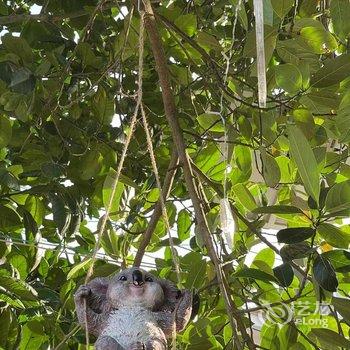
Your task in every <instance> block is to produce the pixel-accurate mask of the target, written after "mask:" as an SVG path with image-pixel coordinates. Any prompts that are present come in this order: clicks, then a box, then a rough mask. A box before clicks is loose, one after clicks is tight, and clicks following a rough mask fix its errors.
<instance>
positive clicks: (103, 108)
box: [92, 87, 114, 125]
mask: <svg viewBox="0 0 350 350" xmlns="http://www.w3.org/2000/svg"><path fill="white" fill-rule="evenodd" d="M92 106H93V111H94V113H95V116H96V119H97V120H98V121H99V122H100V123H101V124H104V125H109V124H110V123H111V121H112V118H113V116H114V99H113V98H112V97H109V96H107V92H106V90H105V89H103V88H102V87H99V89H98V90H97V92H96V94H95V95H94V97H93V103H92Z"/></svg>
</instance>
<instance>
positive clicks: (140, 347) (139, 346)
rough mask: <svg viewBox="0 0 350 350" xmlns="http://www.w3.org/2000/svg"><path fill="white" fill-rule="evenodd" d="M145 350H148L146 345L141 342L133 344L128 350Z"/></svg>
mask: <svg viewBox="0 0 350 350" xmlns="http://www.w3.org/2000/svg"><path fill="white" fill-rule="evenodd" d="M145 349H146V347H145V345H144V344H143V343H141V342H140V341H137V342H136V343H133V344H131V345H130V347H129V348H128V350H145Z"/></svg>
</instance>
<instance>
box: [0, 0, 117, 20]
mask: <svg viewBox="0 0 350 350" xmlns="http://www.w3.org/2000/svg"><path fill="white" fill-rule="evenodd" d="M114 6H115V3H114V2H110V3H107V4H105V5H104V6H103V7H102V9H101V10H102V11H105V10H109V9H111V8H112V7H114ZM86 15H91V11H89V10H87V9H82V10H79V11H75V12H69V13H65V14H63V15H57V16H55V15H50V14H46V13H40V14H37V15H32V14H29V13H21V14H12V15H8V16H1V17H0V25H2V26H6V25H9V24H14V23H20V22H26V21H29V20H31V21H41V22H50V23H52V22H59V21H62V20H63V19H73V18H78V17H81V16H86Z"/></svg>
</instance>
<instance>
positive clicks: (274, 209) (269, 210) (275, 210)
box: [252, 205, 303, 214]
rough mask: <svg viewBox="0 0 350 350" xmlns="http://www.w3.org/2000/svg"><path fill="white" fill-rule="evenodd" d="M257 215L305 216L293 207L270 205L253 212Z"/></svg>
mask: <svg viewBox="0 0 350 350" xmlns="http://www.w3.org/2000/svg"><path fill="white" fill-rule="evenodd" d="M252 212H253V213H257V214H303V211H302V210H301V209H299V208H297V207H294V206H292V205H270V206H267V207H260V208H255V209H253V210H252Z"/></svg>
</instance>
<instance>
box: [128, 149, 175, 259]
mask: <svg viewBox="0 0 350 350" xmlns="http://www.w3.org/2000/svg"><path fill="white" fill-rule="evenodd" d="M178 162H179V158H178V156H177V152H176V150H174V151H173V154H172V155H171V159H170V162H169V166H168V170H167V173H166V175H165V179H164V184H163V189H162V193H163V199H164V201H165V200H166V199H167V198H168V197H169V194H170V191H171V187H172V185H173V181H174V177H175V174H176V169H177V165H178ZM161 215H162V206H161V202H160V200H158V201H157V203H156V205H155V207H154V210H153V214H152V217H151V219H150V222H149V224H148V226H147V229H146V231H145V233H144V234H143V236H142V241H141V243H140V246H139V249H138V250H137V253H136V256H135V260H134V266H140V264H141V262H142V258H143V255H144V254H145V250H146V248H147V246H148V244H149V242H150V240H151V238H152V234H153V231H154V230H155V228H156V226H157V223H158V220H159V218H160V217H161Z"/></svg>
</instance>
